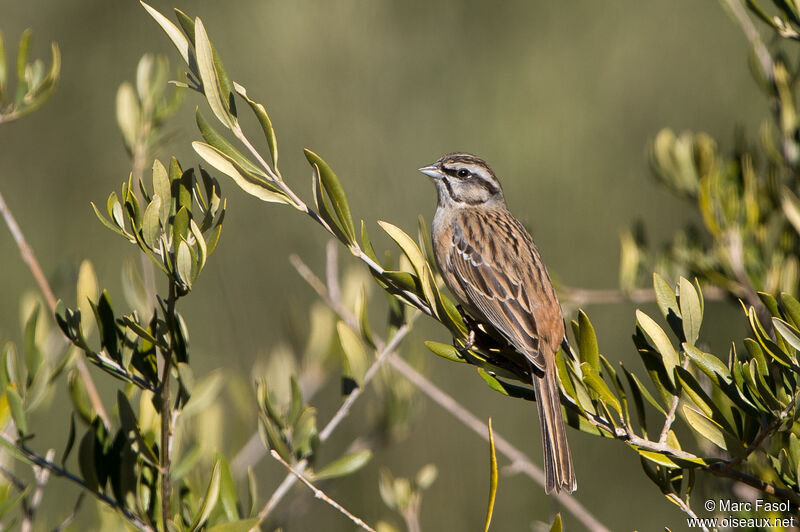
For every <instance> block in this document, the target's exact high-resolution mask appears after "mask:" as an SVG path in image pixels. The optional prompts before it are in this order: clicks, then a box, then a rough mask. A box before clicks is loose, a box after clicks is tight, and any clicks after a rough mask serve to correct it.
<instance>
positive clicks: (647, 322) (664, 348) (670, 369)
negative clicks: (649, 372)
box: [636, 309, 680, 385]
mask: <svg viewBox="0 0 800 532" xmlns="http://www.w3.org/2000/svg"><path fill="white" fill-rule="evenodd" d="M636 323H638V324H639V326H640V327H641V328H642V330H643V331H644V333H645V334H646V335H647V336H648V337H649V338H650V340H651V341H652V342H653V344H654V346H655V348H656V349H657V350H658V352H659V353H660V354H661V357H662V361H663V364H664V368H665V369H666V373H667V376H668V377H669V380H670V381H671V382H672V384H673V385H674V384H675V371H674V370H675V367H676V366H678V365H679V364H680V361H679V359H678V353H677V352H676V351H675V348H674V347H673V346H672V343H671V342H670V341H669V338H668V337H667V334H666V333H665V332H664V330H663V329H662V328H661V327H659V325H658V324H657V323H656V322H655V321H653V318H651V317H650V316H648V315H647V314H645V313H644V312H642V311H641V310H639V309H637V310H636Z"/></svg>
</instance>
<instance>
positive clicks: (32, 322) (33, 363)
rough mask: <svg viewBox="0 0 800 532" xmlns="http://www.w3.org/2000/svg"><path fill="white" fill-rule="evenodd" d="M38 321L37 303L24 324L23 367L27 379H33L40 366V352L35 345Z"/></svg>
mask: <svg viewBox="0 0 800 532" xmlns="http://www.w3.org/2000/svg"><path fill="white" fill-rule="evenodd" d="M38 321H39V303H38V302H37V303H36V304H35V305H34V306H33V309H32V310H31V312H30V315H29V316H28V319H27V320H26V322H25V344H24V346H25V365H26V367H27V369H28V379H29V380H31V379H33V376H34V375H36V372H37V371H39V367H40V366H41V365H42V350H41V349H39V346H38V345H37V343H36V324H37V323H38Z"/></svg>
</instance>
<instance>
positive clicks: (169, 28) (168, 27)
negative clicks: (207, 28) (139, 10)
mask: <svg viewBox="0 0 800 532" xmlns="http://www.w3.org/2000/svg"><path fill="white" fill-rule="evenodd" d="M140 3H141V4H142V7H144V8H145V9H146V10H147V12H148V13H149V14H150V16H151V17H153V19H154V20H155V21H156V22H157V23H158V25H159V26H161V28H162V29H163V30H164V32H166V34H167V36H168V37H169V38H170V40H171V41H172V43H173V44H174V45H175V48H177V49H178V53H180V54H181V57H183V60H184V61H185V62H186V64H187V65H190V64H191V62H190V61H189V56H190V54H191V49H190V47H189V41H188V40H186V37H185V36H184V35H183V33H182V32H181V30H179V29H178V27H177V26H176V25H175V24H173V23H172V22H170V21H169V19H168V18H167V17H165V16H164V15H162V14H161V13H159V12H158V11H156V10H155V9H153V8H152V7H150V6H149V5H147V4H145V3H144V2H140Z"/></svg>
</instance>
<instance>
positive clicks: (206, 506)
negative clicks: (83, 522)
mask: <svg viewBox="0 0 800 532" xmlns="http://www.w3.org/2000/svg"><path fill="white" fill-rule="evenodd" d="M198 22H199V19H198ZM220 477H221V466H220V462H219V460H217V462H216V463H215V464H214V470H213V471H212V472H211V480H210V481H209V483H208V488H207V489H206V495H205V497H203V502H202V503H200V509H199V510H198V512H197V515H196V516H195V518H194V521H192V525H191V526H190V527H189V532H195V531H196V530H199V529H200V527H202V526H203V525H204V524H205V522H206V521H207V520H208V516H210V515H211V512H212V511H213V510H214V507H215V506H216V505H217V498H218V497H219V485H220Z"/></svg>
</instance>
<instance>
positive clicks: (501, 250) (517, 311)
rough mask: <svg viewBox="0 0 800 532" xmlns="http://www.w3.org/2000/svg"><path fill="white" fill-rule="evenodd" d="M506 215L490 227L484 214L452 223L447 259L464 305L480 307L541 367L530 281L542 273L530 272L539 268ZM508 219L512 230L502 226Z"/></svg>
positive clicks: (526, 237) (526, 239)
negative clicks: (464, 301)
mask: <svg viewBox="0 0 800 532" xmlns="http://www.w3.org/2000/svg"><path fill="white" fill-rule="evenodd" d="M508 218H509V220H502V219H501V220H500V221H499V223H497V224H494V225H493V224H491V223H487V222H489V221H490V220H488V219H486V217H485V216H478V217H477V218H476V217H475V216H461V217H459V220H458V222H457V223H456V224H454V229H453V233H452V238H453V242H452V246H451V247H450V255H449V257H448V260H449V261H450V264H451V266H452V269H453V272H454V273H455V274H456V275H455V277H456V282H458V283H459V285H460V286H461V288H462V289H463V291H464V293H465V294H466V297H467V299H468V301H466V303H468V304H469V305H471V306H472V307H474V308H476V309H477V310H478V311H480V312H481V313H482V314H483V317H484V318H485V319H486V320H488V321H489V323H490V324H491V325H492V326H494V327H495V328H496V329H497V330H498V331H500V332H501V333H502V334H503V336H505V337H506V339H507V340H508V341H509V342H510V343H511V344H512V345H513V346H514V347H516V348H517V349H518V350H520V351H522V352H523V353H524V354H525V356H526V357H527V358H528V359H529V360H530V361H531V363H533V364H534V365H535V366H536V367H537V368H538V369H540V370H544V369H545V359H544V355H543V353H542V352H541V350H540V335H539V327H537V323H536V314H537V313H536V310H537V308H538V307H539V302H538V301H537V300H536V299H535V297H536V293H537V292H539V290H537V289H536V285H535V283H536V279H537V278H538V279H540V280H541V279H542V275H541V272H540V274H539V276H538V277H537V276H536V272H534V271H531V270H533V269H535V268H539V267H541V268H543V266H540V264H541V262H540V261H538V253H535V250H534V248H533V241H532V240H531V239H530V236H529V235H528V233H527V231H525V230H524V228H522V226H521V225H519V222H517V221H516V220H514V219H513V218H511V217H510V216H509V217H508ZM509 223H516V225H517V226H518V227H514V228H513V230H512V229H511V228H510V226H507V225H506V224H509ZM516 229H519V230H521V231H522V232H521V233H519V231H517V230H516ZM515 235H516V236H518V237H520V238H517V241H516V242H514V241H513V237H514V236H515ZM509 237H510V238H509ZM519 240H522V242H520V241H519ZM520 255H527V256H520ZM537 261H538V262H537ZM544 275H545V276H546V275H547V274H546V272H545V273H544ZM548 283H549V280H548ZM558 341H560V339H559V340H558Z"/></svg>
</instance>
